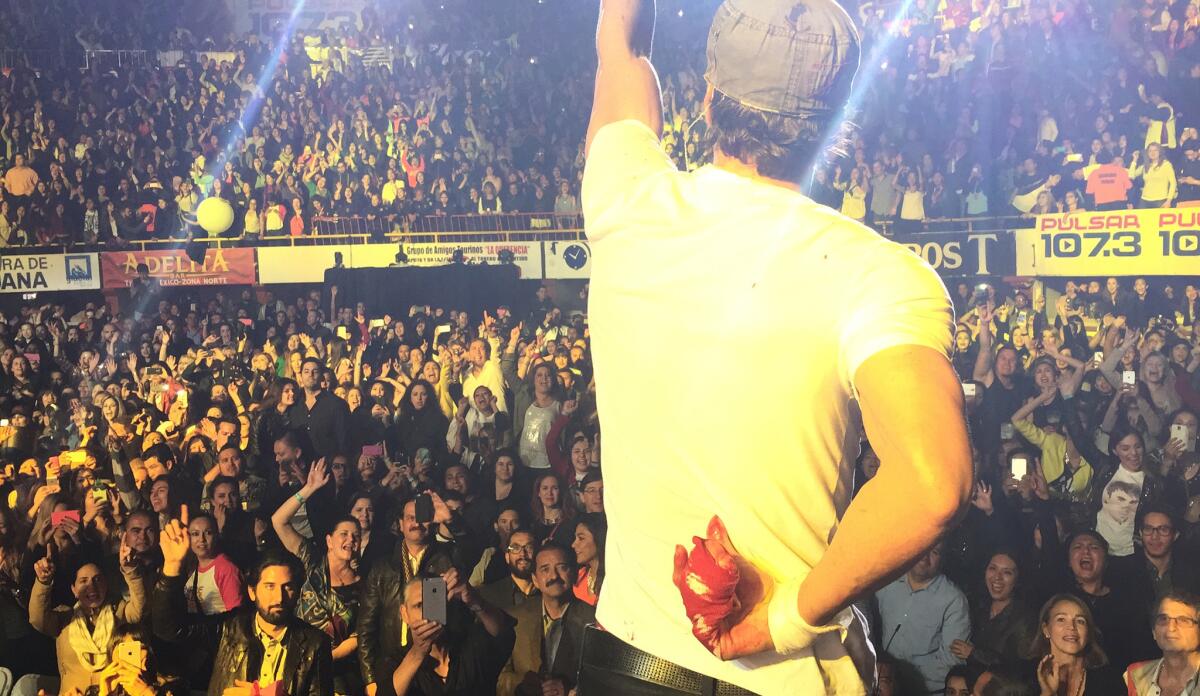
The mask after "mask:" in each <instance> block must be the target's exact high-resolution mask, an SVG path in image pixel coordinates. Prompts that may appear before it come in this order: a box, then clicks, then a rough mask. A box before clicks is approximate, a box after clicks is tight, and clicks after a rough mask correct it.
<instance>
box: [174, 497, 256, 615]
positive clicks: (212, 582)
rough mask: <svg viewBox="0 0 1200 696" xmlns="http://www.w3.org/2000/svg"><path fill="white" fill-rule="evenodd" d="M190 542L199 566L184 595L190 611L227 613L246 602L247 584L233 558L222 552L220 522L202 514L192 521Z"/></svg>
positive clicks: (205, 613) (193, 571)
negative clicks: (219, 534) (219, 538)
mask: <svg viewBox="0 0 1200 696" xmlns="http://www.w3.org/2000/svg"><path fill="white" fill-rule="evenodd" d="M188 545H189V547H190V548H191V551H192V556H194V557H195V560H196V566H195V568H194V569H193V570H192V573H191V575H190V576H189V577H188V581H187V587H186V590H185V591H184V594H185V595H186V597H187V603H188V613H191V614H204V615H205V616H212V615H213V614H224V613H225V612H227V611H230V610H231V609H237V608H238V607H239V606H241V605H242V598H243V597H244V596H245V583H244V582H243V581H242V573H241V571H239V570H238V567H237V566H236V565H235V564H234V562H233V561H231V560H229V557H228V556H226V555H225V554H223V553H220V551H219V545H218V533H217V521H216V519H214V518H213V516H212V515H210V514H208V513H202V514H200V515H197V516H196V517H194V518H192V521H191V522H189V523H188Z"/></svg>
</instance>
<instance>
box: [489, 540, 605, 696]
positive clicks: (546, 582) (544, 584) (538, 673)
mask: <svg viewBox="0 0 1200 696" xmlns="http://www.w3.org/2000/svg"><path fill="white" fill-rule="evenodd" d="M515 536H516V535H515V534H514V537H515ZM510 545H511V544H510ZM533 566H534V570H533V584H534V585H535V586H536V587H537V589H538V591H539V592H540V593H541V595H542V596H541V601H540V602H538V601H526V602H525V603H524V604H522V605H521V606H519V607H517V608H516V609H515V610H514V611H513V612H512V616H513V618H515V619H516V620H517V641H516V644H515V645H513V650H512V657H511V658H510V659H509V661H508V664H507V665H505V666H504V671H503V672H501V673H500V682H499V683H498V684H497V685H496V694H497V696H567V694H568V693H569V692H570V691H571V689H573V688H575V681H576V674H577V672H578V666H579V655H580V650H581V649H582V647H583V630H584V627H586V626H587V625H589V624H592V623H595V621H596V610H595V609H594V608H593V607H592V606H591V605H590V604H587V603H586V602H581V601H579V600H577V599H575V593H574V591H573V590H572V586H573V585H574V584H575V577H576V575H575V554H574V552H572V551H570V550H569V549H564V548H562V547H560V546H557V545H554V544H547V545H546V546H543V547H542V548H541V549H540V550H538V552H537V555H536V556H535V557H534V564H533Z"/></svg>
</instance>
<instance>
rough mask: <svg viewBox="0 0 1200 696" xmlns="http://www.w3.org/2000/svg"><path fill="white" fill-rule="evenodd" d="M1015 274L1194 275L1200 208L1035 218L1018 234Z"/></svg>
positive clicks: (1198, 265)
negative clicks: (1028, 228) (1032, 226)
mask: <svg viewBox="0 0 1200 696" xmlns="http://www.w3.org/2000/svg"><path fill="white" fill-rule="evenodd" d="M1016 237H1017V274H1018V275H1028V276H1106V275H1115V276H1133V275H1195V274H1196V272H1197V269H1200V208H1161V209H1152V210H1116V211H1111V212H1094V213H1064V214H1057V215H1039V216H1038V218H1037V223H1036V226H1035V227H1034V228H1033V229H1030V230H1017V231H1016Z"/></svg>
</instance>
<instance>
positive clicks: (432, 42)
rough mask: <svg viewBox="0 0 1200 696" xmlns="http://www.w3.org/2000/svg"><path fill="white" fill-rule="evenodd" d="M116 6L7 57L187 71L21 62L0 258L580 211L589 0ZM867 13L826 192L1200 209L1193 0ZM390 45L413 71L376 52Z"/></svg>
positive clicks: (697, 154)
mask: <svg viewBox="0 0 1200 696" xmlns="http://www.w3.org/2000/svg"><path fill="white" fill-rule="evenodd" d="M110 5H112V3H94V4H93V3H75V4H74V5H73V6H71V7H70V8H67V7H63V6H60V4H57V3H56V4H52V5H47V4H40V3H15V4H14V7H15V12H14V14H13V18H12V19H13V21H10V22H6V26H5V27H4V30H6V31H7V32H8V33H9V34H10V38H11V41H10V42H9V43H8V45H11V46H30V47H34V46H38V47H45V46H58V47H62V48H61V50H62V51H65V52H66V54H67V55H71V56H77V55H78V54H80V53H81V52H83V51H89V50H97V49H100V50H104V49H107V50H112V49H151V50H155V49H162V50H172V51H179V53H178V58H177V59H178V61H179V62H178V63H177V64H173V65H167V66H160V65H158V64H157V62H156V61H152V62H151V64H145V65H143V64H135V65H123V66H118V67H116V68H114V69H112V70H106V69H105V68H104V67H103V66H101V65H93V66H92V67H91V69H89V70H82V71H81V70H79V69H78V67H77V65H76V64H69V65H68V66H67V67H55V68H46V69H36V70H35V69H33V68H31V67H23V66H22V65H20V64H19V61H18V64H17V65H15V66H13V67H12V68H10V69H7V70H5V71H4V74H3V75H0V113H2V114H3V117H2V118H3V125H2V126H0V137H2V138H3V140H2V145H3V147H0V171H3V173H4V187H3V189H0V190H2V192H3V199H2V200H0V245H39V244H40V245H48V244H61V243H87V244H97V243H103V244H109V245H120V244H122V243H123V242H129V241H136V240H143V239H162V238H170V237H173V236H186V235H187V234H188V231H189V227H190V225H189V222H188V221H189V220H190V219H192V218H191V217H190V216H191V215H192V214H193V212H194V210H195V208H196V206H197V205H198V203H199V201H200V200H202V199H203V198H205V197H208V196H218V197H221V198H224V199H226V200H228V201H229V202H230V203H231V204H233V206H234V208H235V211H236V215H235V224H234V226H233V227H232V228H231V229H230V231H229V232H227V233H226V234H228V235H231V236H241V235H244V236H246V237H248V238H251V239H253V238H258V237H263V236H303V235H312V234H314V233H317V232H320V231H321V229H322V228H320V226H319V225H317V224H316V222H315V221H317V220H324V219H329V218H355V219H358V218H361V219H364V220H369V221H371V222H372V223H373V224H370V225H369V226H368V227H366V228H362V229H371V230H373V231H378V232H380V233H386V232H391V231H403V230H411V229H414V228H420V227H421V225H422V222H421V221H422V220H424V219H426V218H429V217H432V216H448V215H460V214H475V215H479V214H496V213H513V212H525V213H543V214H556V215H560V216H564V219H567V220H573V219H575V218H574V216H577V215H578V213H579V212H580V204H579V182H580V179H581V176H582V169H583V153H582V137H583V133H582V126H583V124H584V123H585V122H586V110H587V108H588V105H589V103H590V101H589V99H590V90H591V82H590V75H591V74H592V71H593V67H592V65H593V63H589V60H593V61H594V58H591V57H590V56H589V55H588V53H587V52H586V51H583V52H581V51H572V50H564V47H565V46H568V45H573V43H574V42H576V41H577V40H578V39H579V38H580V37H584V36H587V35H588V34H589V31H590V29H589V25H590V24H591V23H592V22H594V17H591V16H590V14H591V12H592V8H591V7H590V6H588V5H587V4H586V3H562V2H546V3H535V2H530V3H520V2H519V3H512V7H508V6H507V5H506V6H505V7H503V8H500V7H493V6H491V5H489V6H488V7H486V8H482V9H478V8H475V7H473V6H471V5H469V4H463V3H459V2H446V3H441V4H438V5H435V4H433V3H423V4H418V5H417V6H415V7H414V8H413V13H414V14H405V13H391V12H385V11H382V10H380V9H379V8H370V9H369V11H367V12H364V19H363V20H362V22H361V25H362V26H360V27H348V26H342V27H341V28H339V29H334V30H327V31H323V32H308V33H307V34H306V33H304V32H302V31H297V32H292V33H288V34H285V35H282V36H270V35H268V36H266V37H260V36H259V35H257V34H249V35H222V36H219V37H211V36H207V35H205V34H202V33H200V29H199V28H194V29H193V30H188V29H186V28H183V27H181V26H180V25H179V22H180V21H181V18H180V15H183V14H184V13H185V12H186V11H190V10H192V9H194V8H180V9H178V10H177V14H172V12H171V11H170V10H161V9H158V10H149V11H146V10H143V11H140V12H139V13H138V14H137V15H136V18H137V21H133V22H129V23H127V24H122V23H120V22H118V21H115V17H116V16H117V14H116V13H115V12H111V11H110V10H114V8H112V7H110ZM677 7H678V10H676V8H677ZM709 9H710V8H706V7H698V6H695V5H690V6H689V5H688V3H682V2H676V3H670V2H668V3H662V7H661V8H660V11H661V13H662V14H663V15H664V21H663V22H660V28H659V36H658V51H657V54H656V60H657V61H658V63H659V64H660V71H661V73H662V74H663V75H664V98H665V102H666V108H667V112H666V118H665V133H664V138H663V144H664V147H665V148H666V149H667V150H668V151H669V152H670V153H671V155H672V157H673V158H674V159H675V160H676V161H677V163H678V164H679V165H680V166H681V167H684V168H689V169H691V168H696V167H699V166H700V165H702V164H703V163H705V162H706V161H707V160H708V159H709V157H710V153H709V149H710V144H709V143H708V142H707V141H706V139H705V123H704V120H703V118H702V112H701V101H702V98H703V96H704V90H705V86H704V83H703V79H702V73H703V67H702V65H703V63H702V58H703V55H704V52H703V50H702V46H703V43H702V40H703V32H704V30H705V29H706V26H705V25H706V22H707V20H708V18H709V17H710V14H709V11H708V10H709ZM851 9H852V11H853V8H851ZM120 11H121V12H124V11H126V10H124V9H122V10H120ZM135 12H137V11H135ZM857 14H858V16H859V19H860V20H861V22H862V32H863V34H864V42H865V45H864V50H865V55H866V62H865V67H864V70H863V73H862V74H861V75H860V77H859V85H860V87H859V90H858V92H857V93H856V96H855V99H854V101H853V102H852V104H851V105H850V107H851V108H850V110H849V111H848V114H847V115H848V117H849V118H850V119H851V121H852V122H853V123H854V124H856V128H855V129H854V130H853V131H852V133H851V135H850V139H849V141H848V143H847V146H846V147H845V148H843V151H842V153H841V156H839V157H836V158H833V159H831V160H830V161H827V162H823V163H819V164H818V166H816V167H815V168H814V169H815V171H814V179H813V182H812V184H811V187H810V195H811V196H812V197H813V198H814V199H816V200H818V201H820V202H822V203H825V204H827V205H830V206H831V207H834V208H836V209H839V210H841V211H842V212H844V213H845V214H847V215H849V216H850V217H853V218H855V219H859V220H866V221H868V222H871V223H873V224H877V225H883V224H886V223H889V222H893V221H894V222H896V223H897V226H898V227H899V228H914V229H919V228H920V223H921V222H922V221H925V220H932V219H954V218H963V217H980V216H993V217H994V216H1008V215H1014V216H1015V215H1027V214H1042V213H1051V212H1059V211H1073V210H1095V209H1110V208H1113V207H1117V208H1124V207H1129V206H1133V207H1141V208H1144V207H1154V206H1170V205H1172V204H1174V203H1177V202H1185V201H1196V200H1200V169H1198V168H1200V160H1198V159H1197V156H1196V151H1197V148H1200V138H1198V137H1197V130H1196V129H1197V126H1200V96H1198V95H1200V45H1198V44H1197V41H1196V35H1197V31H1200V16H1198V11H1197V5H1196V3H1195V2H1187V1H1186V0H1180V1H1179V2H1175V3H1170V4H1169V3H1166V2H1161V1H1159V2H1146V3H1132V2H1127V3H1116V4H1114V6H1113V7H1112V8H1110V7H1108V6H1107V5H1103V6H1101V5H1099V4H1096V3H1089V2H1063V3H1047V2H1031V3H1026V4H1016V5H1014V4H1011V3H1010V4H1009V5H1004V4H1002V3H1000V2H999V0H992V1H991V2H986V3H985V2H973V3H972V2H967V1H966V0H956V1H954V2H941V3H937V2H933V0H918V1H917V2H914V3H912V4H908V3H903V4H899V5H889V4H883V3H866V4H864V5H863V6H861V7H859V8H858V9H857ZM466 16H471V17H480V18H482V20H483V21H475V22H470V21H464V17H466ZM214 24H219V22H215V21H214ZM47 27H53V28H55V29H57V28H58V27H65V28H66V30H64V31H57V30H56V31H48V30H47ZM459 27H469V29H464V30H461V31H460V30H458V28H459ZM542 27H553V28H554V29H555V31H548V32H542V31H540V28H542ZM72 29H74V31H72ZM193 31H195V32H196V33H193ZM371 46H388V47H393V48H395V51H396V53H397V55H396V58H395V59H394V60H393V61H390V62H389V63H371V62H369V61H364V59H363V54H362V53H361V49H364V48H369V47H371ZM199 51H227V52H228V53H226V54H222V55H220V56H218V57H214V56H213V55H212V54H209V53H199ZM172 55H175V54H172ZM76 60H77V61H78V58H76ZM68 62H69V61H68ZM375 221H379V222H377V223H376V222H375ZM327 229H334V230H336V229H341V228H337V227H331V228H327Z"/></svg>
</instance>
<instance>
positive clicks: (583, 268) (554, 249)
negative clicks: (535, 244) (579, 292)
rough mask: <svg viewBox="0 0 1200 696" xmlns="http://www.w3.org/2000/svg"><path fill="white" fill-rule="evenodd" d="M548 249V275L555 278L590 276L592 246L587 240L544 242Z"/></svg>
mask: <svg viewBox="0 0 1200 696" xmlns="http://www.w3.org/2000/svg"><path fill="white" fill-rule="evenodd" d="M542 245H543V246H544V247H545V249H546V277H547V278H551V279H555V280H566V279H571V278H590V277H591V276H592V248H591V247H589V246H588V244H587V242H542Z"/></svg>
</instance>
